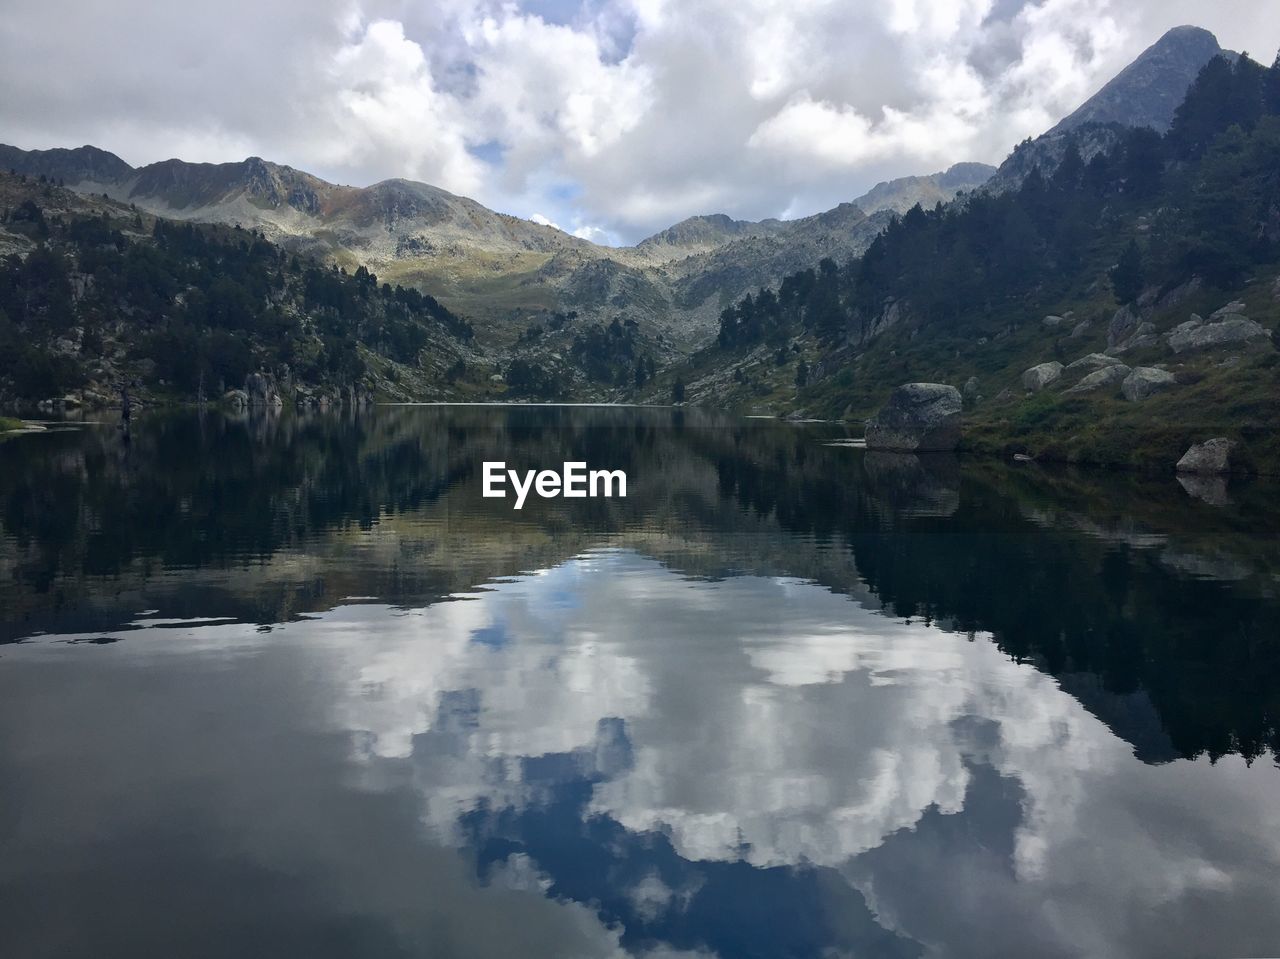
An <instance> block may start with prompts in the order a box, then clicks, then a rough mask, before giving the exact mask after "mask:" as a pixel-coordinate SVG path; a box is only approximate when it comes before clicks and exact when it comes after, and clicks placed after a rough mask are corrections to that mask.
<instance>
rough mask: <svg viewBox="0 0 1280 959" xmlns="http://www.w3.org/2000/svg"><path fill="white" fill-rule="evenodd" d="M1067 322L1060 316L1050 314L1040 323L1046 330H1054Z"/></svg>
mask: <svg viewBox="0 0 1280 959" xmlns="http://www.w3.org/2000/svg"><path fill="white" fill-rule="evenodd" d="M1065 322H1066V321H1065V320H1064V319H1063V318H1062V317H1060V316H1053V315H1049V316H1046V317H1045V318H1044V319H1043V320H1041V321H1040V325H1041V326H1043V327H1044V328H1045V329H1046V330H1052V329H1056V328H1057V327H1059V326H1061V325H1062V324H1063V323H1065Z"/></svg>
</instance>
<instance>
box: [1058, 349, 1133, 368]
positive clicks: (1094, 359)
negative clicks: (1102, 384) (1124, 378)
mask: <svg viewBox="0 0 1280 959" xmlns="http://www.w3.org/2000/svg"><path fill="white" fill-rule="evenodd" d="M1104 366H1124V364H1123V363H1121V362H1120V361H1119V360H1117V359H1116V358H1115V357H1114V356H1107V354H1106V353H1088V354H1086V355H1085V356H1082V357H1080V359H1078V360H1072V361H1071V362H1070V363H1068V364H1067V365H1066V369H1065V372H1067V373H1073V372H1077V373H1092V372H1093V371H1094V370H1100V369H1102V368H1103V367H1104Z"/></svg>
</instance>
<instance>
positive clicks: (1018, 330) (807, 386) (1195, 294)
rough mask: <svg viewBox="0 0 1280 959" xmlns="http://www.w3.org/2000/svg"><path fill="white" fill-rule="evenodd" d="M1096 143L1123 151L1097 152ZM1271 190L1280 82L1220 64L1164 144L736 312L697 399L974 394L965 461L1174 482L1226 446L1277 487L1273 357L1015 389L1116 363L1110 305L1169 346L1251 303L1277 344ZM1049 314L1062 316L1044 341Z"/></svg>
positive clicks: (840, 407) (1184, 361) (1102, 160)
mask: <svg viewBox="0 0 1280 959" xmlns="http://www.w3.org/2000/svg"><path fill="white" fill-rule="evenodd" d="M1100 132H1104V133H1106V136H1105V137H1103V136H1101V135H1100ZM1099 142H1114V146H1113V147H1112V148H1111V149H1109V150H1105V151H1103V152H1097V153H1092V155H1090V153H1085V152H1084V149H1085V148H1086V147H1089V146H1090V145H1091V144H1097V143H1099ZM1084 155H1089V156H1090V158H1089V159H1088V161H1087V162H1086V161H1085V160H1084V159H1083V156H1084ZM1277 171H1280V63H1278V64H1277V65H1276V66H1273V67H1271V68H1265V67H1263V66H1260V65H1259V64H1257V63H1255V62H1254V61H1252V60H1249V59H1248V58H1240V59H1239V60H1238V61H1237V62H1236V63H1234V64H1232V63H1231V62H1229V61H1227V60H1226V59H1223V58H1218V59H1215V60H1214V61H1212V62H1211V63H1210V64H1208V65H1207V66H1206V67H1205V68H1204V70H1203V72H1202V73H1201V75H1200V77H1199V78H1198V79H1197V81H1196V82H1195V83H1194V84H1193V85H1192V87H1191V89H1190V90H1189V91H1188V94H1187V98H1186V101H1185V102H1184V103H1183V105H1182V106H1181V107H1180V109H1179V110H1178V111H1177V115H1176V118H1175V120H1174V123H1173V126H1172V129H1171V130H1170V131H1169V133H1168V134H1167V135H1164V136H1161V135H1159V134H1157V133H1155V132H1153V131H1152V130H1150V129H1145V128H1143V129H1123V128H1119V127H1113V128H1105V129H1103V128H1090V127H1085V128H1082V129H1080V130H1078V131H1075V132H1074V133H1073V134H1072V137H1071V138H1070V139H1069V140H1068V142H1067V145H1066V147H1065V149H1064V151H1063V155H1062V158H1061V161H1060V162H1059V164H1058V165H1057V166H1056V168H1054V169H1050V170H1045V171H1042V170H1040V169H1032V171H1031V172H1030V174H1029V175H1028V176H1027V177H1026V179H1025V180H1024V182H1023V183H1022V184H1021V186H1020V187H1019V188H1018V189H1016V190H1010V191H1008V192H1005V193H1000V194H985V193H977V194H973V195H970V196H968V197H966V198H963V199H962V200H961V201H960V202H957V203H955V204H952V205H950V206H947V207H943V206H941V205H939V206H937V207H936V208H935V209H933V210H929V211H926V210H923V209H921V208H920V207H918V206H917V207H915V208H913V209H912V210H910V211H909V212H908V213H906V214H905V215H904V216H903V217H901V218H899V219H895V220H894V221H893V222H892V223H891V224H890V226H889V227H888V228H887V229H886V230H885V231H884V233H882V234H881V235H880V236H879V237H877V238H876V240H875V241H874V242H873V243H872V244H871V246H870V247H869V248H868V250H867V252H866V253H865V254H864V255H863V256H862V257H860V258H858V259H855V260H852V261H850V262H849V263H847V264H844V265H843V266H839V265H837V264H835V263H833V262H831V261H830V260H826V261H824V262H822V263H821V264H819V265H818V267H817V268H816V269H810V270H803V271H800V272H798V273H795V274H792V275H790V276H788V277H786V278H785V279H784V280H783V281H782V283H781V284H780V285H779V286H778V287H777V290H776V291H775V290H772V289H765V290H761V291H760V292H758V293H756V294H754V295H749V296H747V297H745V298H744V299H743V300H741V301H740V302H738V303H736V304H734V305H732V306H730V307H729V308H727V309H726V310H724V311H723V313H722V314H721V317H720V332H719V337H718V340H717V342H716V344H715V345H714V346H712V347H709V348H707V349H706V350H703V351H701V352H700V353H698V354H696V355H695V356H694V357H692V358H691V360H690V361H689V363H688V366H687V368H686V370H685V371H684V372H683V375H684V376H685V378H686V380H687V381H688V383H689V385H690V392H691V395H692V397H693V399H694V401H695V402H696V401H697V400H698V399H699V398H700V397H701V396H702V395H715V397H716V401H717V402H719V403H724V402H725V401H726V400H727V401H728V402H729V403H731V404H733V405H736V406H738V407H740V408H750V407H752V406H763V407H765V408H773V409H777V408H782V409H785V408H788V407H790V408H792V409H797V408H803V409H805V410H806V411H808V412H810V413H816V414H819V415H825V416H833V417H839V416H844V417H847V418H861V417H864V416H866V415H868V414H870V413H871V412H872V411H874V410H875V409H876V408H877V407H878V406H879V405H880V404H881V403H882V402H883V401H884V398H885V397H886V396H887V395H888V393H889V392H890V391H891V390H892V389H893V388H894V387H895V386H897V385H899V384H901V383H904V382H911V381H934V382H947V383H952V384H953V385H956V386H957V387H958V386H961V385H963V384H964V383H965V382H967V381H968V380H969V378H970V377H973V378H974V379H975V382H976V384H977V391H976V392H975V393H974V394H973V395H971V397H970V399H969V400H968V401H967V405H969V406H970V408H971V409H970V412H969V413H968V414H967V418H968V420H969V422H970V424H971V427H972V428H971V430H970V431H969V432H970V435H969V436H968V438H967V440H966V443H967V445H968V447H969V448H970V449H975V450H983V451H993V450H1001V451H1007V450H1011V449H1026V450H1028V451H1031V452H1033V453H1035V454H1036V455H1038V456H1042V457H1047V458H1065V459H1071V460H1077V461H1082V462H1083V461H1088V462H1104V463H1113V464H1125V465H1139V464H1147V465H1155V464H1158V465H1160V466H1162V467H1163V468H1168V467H1169V466H1170V465H1171V464H1172V462H1174V461H1176V459H1177V458H1178V456H1179V455H1181V453H1182V452H1183V451H1184V450H1185V448H1186V446H1187V445H1188V443H1189V442H1192V441H1197V440H1201V439H1205V438H1207V436H1212V435H1229V436H1232V437H1234V438H1237V439H1239V440H1241V441H1242V443H1243V444H1244V445H1245V446H1246V447H1247V449H1246V451H1245V459H1246V460H1248V461H1251V462H1252V464H1253V465H1254V466H1255V467H1256V468H1259V469H1267V470H1268V471H1277V470H1280V455H1278V454H1280V451H1277V449H1276V444H1275V441H1274V440H1272V439H1271V438H1270V436H1271V434H1270V428H1271V425H1272V424H1274V422H1275V416H1276V413H1277V412H1280V410H1278V409H1277V401H1276V400H1275V399H1274V398H1275V397H1276V396H1280V368H1278V367H1277V365H1276V363H1275V361H1274V357H1275V354H1274V352H1273V350H1272V349H1271V347H1270V346H1268V345H1264V346H1262V347H1255V348H1254V349H1251V350H1246V349H1244V348H1238V349H1234V350H1232V352H1233V353H1235V354H1237V355H1236V356H1235V357H1234V358H1231V359H1230V361H1229V362H1224V361H1223V355H1222V352H1221V351H1218V352H1217V353H1210V354H1205V355H1196V356H1187V355H1184V356H1177V357H1174V356H1173V355H1172V354H1171V353H1170V352H1169V351H1168V350H1167V349H1166V350H1163V351H1160V350H1156V349H1153V348H1148V349H1145V351H1144V349H1138V350H1137V351H1136V352H1132V353H1126V354H1125V356H1124V362H1125V363H1126V364H1129V365H1139V364H1144V363H1145V364H1152V363H1156V362H1164V363H1166V364H1168V363H1169V362H1174V363H1175V364H1176V366H1177V370H1176V373H1177V376H1178V378H1179V384H1180V385H1179V387H1178V388H1177V389H1176V390H1174V391H1171V392H1170V393H1169V394H1167V395H1165V394H1162V395H1159V396H1153V397H1151V398H1149V399H1148V400H1145V401H1143V402H1142V403H1140V404H1135V403H1127V402H1125V401H1123V400H1121V399H1119V398H1118V397H1116V396H1114V395H1110V394H1109V393H1108V391H1099V392H1098V393H1090V394H1087V395H1077V396H1075V397H1067V396H1063V395H1061V394H1060V393H1057V392H1054V393H1049V394H1042V395H1035V396H1029V397H1024V391H1023V389H1022V387H1021V383H1020V375H1021V372H1022V371H1023V370H1024V369H1026V368H1027V367H1029V366H1032V365H1034V364H1036V363H1040V362H1045V361H1048V360H1054V359H1056V360H1058V361H1059V362H1062V363H1064V364H1066V363H1069V362H1070V361H1072V360H1073V359H1076V358H1078V357H1080V356H1083V355H1085V354H1086V353H1089V352H1095V351H1096V352H1101V351H1103V350H1105V349H1107V348H1108V346H1109V345H1111V344H1110V343H1109V342H1108V338H1107V331H1108V326H1109V324H1110V322H1111V319H1112V314H1113V313H1114V312H1115V309H1116V304H1117V303H1119V304H1121V305H1124V306H1126V307H1128V308H1130V309H1131V310H1133V311H1134V313H1135V314H1136V315H1137V316H1138V318H1139V319H1140V320H1141V321H1143V322H1150V323H1152V325H1153V329H1154V330H1155V331H1156V332H1157V333H1159V332H1164V331H1167V330H1168V329H1170V328H1171V327H1172V326H1174V325H1176V324H1177V323H1180V322H1182V321H1184V320H1186V319H1187V318H1188V316H1189V315H1190V312H1191V311H1192V310H1200V311H1203V313H1204V315H1208V314H1209V313H1212V312H1213V311H1214V310H1216V309H1218V308H1219V307H1221V306H1223V305H1224V304H1225V303H1227V302H1228V301H1229V300H1232V299H1238V298H1241V297H1243V298H1244V299H1245V300H1246V301H1247V302H1248V303H1249V304H1250V307H1249V309H1250V313H1249V316H1250V317H1251V318H1252V319H1255V320H1259V321H1261V322H1262V323H1264V324H1265V325H1267V326H1269V327H1271V328H1272V329H1274V327H1275V318H1276V316H1277V315H1280V308H1277V305H1276V299H1275V297H1274V296H1273V295H1272V279H1273V278H1274V277H1275V276H1276V273H1277V271H1280V226H1278V225H1277V221H1276V214H1275V211H1276V210H1277V209H1280V173H1278V172H1277ZM1277 289H1280V287H1277ZM1047 314H1054V315H1055V316H1058V317H1061V316H1063V315H1064V314H1065V315H1066V316H1067V317H1068V318H1067V319H1066V320H1061V319H1058V320H1055V321H1054V325H1053V326H1048V325H1042V324H1041V318H1042V317H1044V316H1046V315H1047ZM1086 321H1087V322H1086ZM1135 325H1136V321H1135ZM1077 327H1078V328H1079V329H1077ZM1072 334H1074V335H1072ZM1259 353H1261V354H1263V355H1255V354H1259ZM793 357H794V359H795V365H794V367H793V366H791V365H790V361H791V359H792V358H793ZM712 384H714V385H712ZM704 391H705V394H704ZM726 393H727V395H726ZM1104 393H1107V395H1103V394H1104ZM979 396H983V397H985V399H982V400H979ZM1206 431H1209V432H1207V434H1206Z"/></svg>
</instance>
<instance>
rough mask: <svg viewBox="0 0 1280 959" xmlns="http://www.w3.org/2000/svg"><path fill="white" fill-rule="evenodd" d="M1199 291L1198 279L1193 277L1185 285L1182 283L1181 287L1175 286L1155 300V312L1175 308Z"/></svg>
mask: <svg viewBox="0 0 1280 959" xmlns="http://www.w3.org/2000/svg"><path fill="white" fill-rule="evenodd" d="M1199 289H1200V277H1198V276H1193V277H1192V278H1191V279H1189V280H1188V281H1187V282H1186V283H1183V284H1182V285H1181V286H1175V287H1174V288H1173V289H1172V290H1170V291H1169V292H1167V293H1165V294H1164V295H1163V296H1161V297H1160V298H1159V299H1157V300H1156V302H1155V308H1156V309H1157V310H1167V309H1170V308H1172V307H1175V306H1177V305H1178V304H1179V303H1181V302H1182V301H1183V300H1185V299H1186V298H1187V297H1188V296H1190V295H1191V294H1192V293H1195V292H1196V291H1197V290H1199Z"/></svg>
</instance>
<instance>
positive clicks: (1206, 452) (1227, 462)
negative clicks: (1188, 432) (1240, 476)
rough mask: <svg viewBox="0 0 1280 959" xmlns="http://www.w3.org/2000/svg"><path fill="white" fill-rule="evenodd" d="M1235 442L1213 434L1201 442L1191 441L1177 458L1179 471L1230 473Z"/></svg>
mask: <svg viewBox="0 0 1280 959" xmlns="http://www.w3.org/2000/svg"><path fill="white" fill-rule="evenodd" d="M1235 446H1236V444H1235V443H1234V442H1232V441H1231V440H1229V439H1227V438H1226V437H1225V436H1215V437H1214V438H1213V439H1211V440H1205V441H1204V442H1203V443H1192V444H1191V446H1190V447H1188V448H1187V451H1186V452H1185V453H1183V454H1182V459H1180V460H1178V465H1177V470H1178V472H1179V473H1202V474H1214V473H1230V472H1231V466H1232V463H1231V454H1232V452H1233V451H1234V450H1235Z"/></svg>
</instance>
